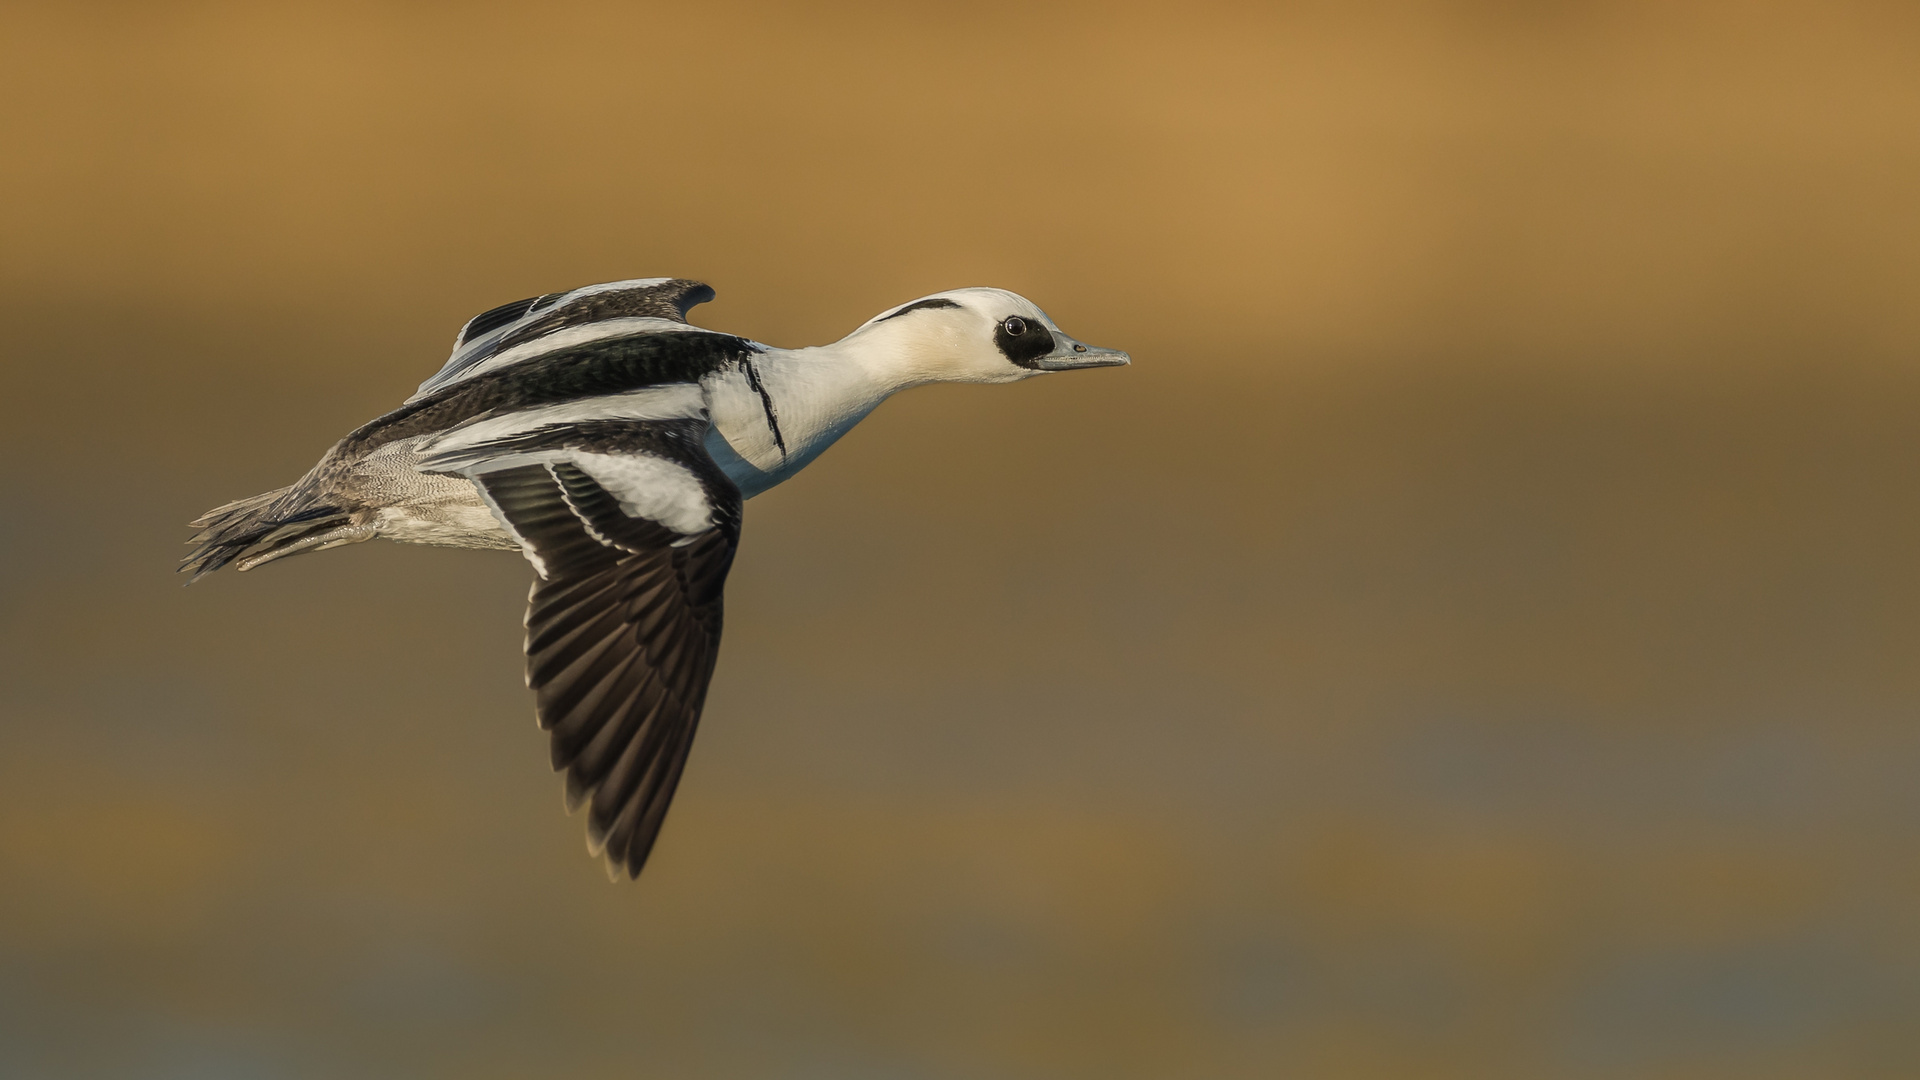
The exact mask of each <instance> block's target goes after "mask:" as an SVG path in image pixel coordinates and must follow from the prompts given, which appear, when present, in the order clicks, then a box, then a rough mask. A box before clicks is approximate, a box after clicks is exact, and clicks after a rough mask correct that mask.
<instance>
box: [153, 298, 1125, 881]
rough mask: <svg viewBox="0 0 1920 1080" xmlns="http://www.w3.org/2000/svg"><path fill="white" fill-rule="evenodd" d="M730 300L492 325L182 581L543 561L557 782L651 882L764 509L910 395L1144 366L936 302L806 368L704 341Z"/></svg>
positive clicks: (910, 307) (925, 302)
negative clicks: (292, 560) (754, 507)
mask: <svg viewBox="0 0 1920 1080" xmlns="http://www.w3.org/2000/svg"><path fill="white" fill-rule="evenodd" d="M712 297H713V290H712V289H711V288H709V287H707V286H706V285H704V284H701V283H700V282H697V281H689V280H686V279H682V278H649V279H643V280H635V281H618V282H611V283H608V284H603V285H591V286H587V287H585V288H581V289H574V290H572V291H571V292H566V293H552V294H548V295H545V296H539V297H534V298H532V299H529V300H520V301H516V302H514V303H512V304H505V305H502V306H500V307H497V308H494V309H492V310H490V311H487V312H484V313H482V314H480V315H478V316H475V317H474V318H473V319H472V320H470V321H469V322H468V323H467V325H466V326H464V327H463V328H462V329H461V331H460V335H459V337H458V338H456V340H455V342H454V347H453V354H452V355H451V356H450V357H449V358H448V360H447V362H446V364H445V366H443V367H442V368H441V369H440V371H439V372H437V373H436V374H434V376H433V377H432V378H429V379H428V380H427V381H426V382H424V383H422V384H421V385H420V389H419V391H418V392H417V393H416V394H414V396H413V397H411V398H409V399H408V400H407V401H406V403H405V404H403V405H402V406H401V407H400V408H399V409H396V410H395V411H393V412H391V413H388V414H387V415H385V416H383V417H380V418H379V419H377V420H375V421H373V422H372V423H369V424H367V425H365V426H363V427H361V428H360V429H358V430H356V431H354V432H352V433H351V434H349V435H348V436H347V437H346V438H344V439H342V440H340V442H339V443H338V444H336V445H335V446H334V447H333V449H332V450H330V451H328V452H327V454H326V455H325V456H324V457H322V458H321V459H320V462H319V463H318V464H317V465H315V466H314V467H313V469H312V470H311V471H309V472H308V473H307V475H306V476H304V477H302V478H301V479H300V480H299V481H298V482H297V483H295V484H293V485H291V486H289V487H286V488H282V489H280V490H278V491H271V492H267V493H265V494H263V495H256V496H254V497H253V498H250V499H242V500H240V501H238V502H234V503H229V504H227V505H226V506H222V507H220V508H218V509H216V510H213V511H210V512H209V513H207V514H206V515H205V516H203V517H201V518H200V519H199V520H197V521H195V522H194V523H193V524H194V525H195V527H197V528H198V529H199V530H200V532H199V533H198V535H196V536H195V537H194V541H193V542H194V543H195V545H196V547H195V549H194V551H193V553H192V554H191V555H189V556H188V557H187V559H186V561H185V563H184V565H183V566H182V569H183V570H185V571H187V572H188V573H190V574H191V575H192V578H193V579H194V580H197V579H199V578H200V577H201V576H203V575H205V574H208V573H211V572H212V571H214V570H217V569H220V568H221V567H223V566H228V565H231V566H233V567H234V568H235V569H237V570H249V569H252V568H253V567H256V566H260V565H262V564H264V563H268V562H272V561H274V560H276V559H280V558H284V557H286V556H288V555H293V554H299V553H301V552H307V551H321V550H324V549H326V548H330V547H337V546H340V545H342V544H351V543H357V542H359V541H362V540H370V539H373V538H375V537H384V538H387V539H392V540H399V541H402V542H407V543H424V544H439V545H444V546H452V547H481V548H506V549H517V550H519V551H521V552H522V553H524V554H525V555H526V557H527V559H528V561H529V562H531V563H532V564H533V567H534V570H535V572H536V580H535V582H534V586H533V592H532V595H531V597H530V598H529V601H528V608H527V644H526V654H527V683H528V685H529V686H531V687H532V688H533V691H534V697H535V711H536V715H537V717H538V720H539V723H540V726H541V727H542V728H544V729H546V730H547V731H548V732H549V733H550V736H551V749H552V759H553V766H554V768H556V769H559V770H562V771H564V772H565V774H566V792H567V803H568V806H569V808H578V807H579V806H581V805H585V806H586V807H587V838H588V845H589V848H590V849H591V850H592V851H593V852H594V853H595V854H598V855H602V856H604V857H605V859H606V861H607V867H608V872H609V874H611V875H614V876H618V875H619V874H620V873H622V872H624V873H625V874H627V875H628V876H635V875H638V874H639V872H640V868H641V867H642V865H644V864H645V862H646V859H647V855H648V853H649V852H650V851H651V850H652V848H653V843H654V840H655V838H656V837H657V836H658V834H659V830H660V824H661V821H662V820H663V818H664V816H665V814H666V810H667V805H668V803H669V802H670V801H671V799H672V797H673V791H674V788H675V786H676V785H677V784H678V782H679V779H680V773H681V770H682V768H683V767H684V765H685V762H686V756H687V751H688V748H689V747H690V746H691V744H692V741H693V733H694V728H695V727H696V725H697V724H698V723H699V719H700V711H701V707H702V705H703V704H704V702H705V700H706V693H707V684H708V682H709V680H710V679H711V677H712V675H713V668H714V662H715V660H716V658H717V656H718V654H719V646H720V626H721V594H722V591H723V588H724V586H725V583H726V577H727V571H728V570H729V568H731V566H732V564H733V555H734V550H735V548H736V546H737V545H738V543H739V538H740V523H741V504H742V502H743V500H745V499H746V498H750V497H752V496H753V495H756V494H759V493H760V492H762V491H765V490H767V489H768V488H770V487H772V486H774V485H775V484H778V483H780V482H781V481H783V480H785V479H786V478H787V477H789V476H792V475H793V474H794V473H795V472H798V471H799V470H800V469H801V468H804V467H805V466H806V465H807V463H808V462H810V461H812V460H813V459H814V458H815V457H817V456H818V455H819V454H820V452H821V451H822V450H824V449H826V447H827V446H829V445H831V444H832V443H833V442H834V440H836V439H838V438H839V437H840V436H841V435H843V434H845V433H846V431H847V430H848V429H850V428H851V427H852V426H853V425H854V424H856V423H858V422H859V421H860V420H861V419H862V418H863V417H865V416H866V414H867V413H869V412H871V411H872V410H873V409H874V408H875V407H876V406H878V405H879V404H880V402H881V401H884V400H885V399H886V398H887V397H888V396H889V395H891V394H893V393H895V392H897V391H899V390H902V389H906V388H908V387H911V386H918V385H923V384H926V383H931V382H989V383H993V382H1015V381H1018V380H1021V379H1025V378H1029V377H1031V376H1034V375H1038V374H1041V373H1043V372H1047V371H1061V370H1069V369H1073V368H1083V367H1107V366H1113V365H1118V364H1125V363H1127V356H1126V354H1125V353H1121V352H1115V351H1113V350H1109V349H1098V348H1094V347H1092V346H1088V345H1084V344H1081V343H1080V342H1077V341H1074V340H1073V339H1072V338H1070V337H1067V336H1066V335H1065V334H1063V333H1061V332H1060V330H1059V328H1058V327H1057V326H1055V325H1054V323H1053V322H1052V320H1050V319H1048V318H1047V316H1046V314H1045V313H1044V312H1042V311H1041V310H1040V309H1039V308H1037V307H1035V306H1034V305H1033V304H1032V303H1030V302H1029V301H1027V300H1026V299H1024V298H1022V297H1020V296H1018V295H1016V294H1014V293H1010V292H1006V291H1004V290H1000V289H959V290H955V291H952V292H946V293H940V294H937V295H934V296H929V297H924V298H922V299H920V300H916V301H913V302H911V303H908V304H904V305H902V306H900V307H897V308H894V309H892V310H890V311H887V312H885V313H883V314H881V315H878V316H876V317H874V318H873V319H870V320H868V321H867V322H866V323H865V324H863V325H862V326H861V327H859V328H858V329H857V330H855V331H854V332H853V333H852V334H849V335H848V336H847V337H845V338H843V339H841V340H840V341H838V342H835V343H834V344H832V345H823V346H818V347H814V348H807V349H776V348H772V347H769V346H766V345H762V344H760V343H758V342H754V341H749V340H747V339H745V338H741V337H736V336H734V335H731V334H723V333H719V332H717V331H711V330H705V329H701V328H699V327H694V326H691V325H689V324H688V323H687V321H686V313H687V311H688V310H689V309H690V308H692V307H693V306H694V305H696V304H699V303H703V302H705V301H707V300H710V299H712Z"/></svg>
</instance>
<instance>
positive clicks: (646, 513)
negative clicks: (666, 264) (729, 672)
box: [423, 387, 740, 877]
mask: <svg viewBox="0 0 1920 1080" xmlns="http://www.w3.org/2000/svg"><path fill="white" fill-rule="evenodd" d="M686 389H690V388H681V389H680V391H679V392H680V393H681V396H682V397H683V398H684V397H685V393H684V391H685V390H686ZM675 392H676V390H675V388H673V387H665V388H661V389H660V397H659V399H658V400H657V401H655V402H653V409H652V412H653V414H654V415H658V416H659V418H657V419H655V418H650V419H640V420H635V419H628V418H605V419H601V418H584V419H570V420H568V421H567V422H556V423H539V422H537V421H538V419H539V418H538V417H535V416H529V417H526V418H525V419H526V420H528V421H536V422H533V423H526V422H518V423H512V422H509V421H512V420H513V417H512V416H511V414H509V415H508V416H505V417H496V418H492V419H488V420H482V421H480V422H478V423H474V424H469V425H467V426H466V427H465V428H464V429H456V430H455V431H454V432H450V433H448V435H446V436H443V437H442V438H441V439H439V440H437V441H436V442H435V443H432V444H429V445H428V446H427V447H426V448H425V452H426V454H427V458H426V461H425V462H424V463H423V468H425V469H427V470H428V471H436V472H452V473H458V474H460V475H464V476H467V477H469V478H471V479H472V480H473V481H474V484H475V486H476V487H478V488H479V489H480V491H481V494H482V495H483V496H484V498H485V499H486V501H487V503H488V505H489V506H490V507H491V508H492V510H493V512H494V513H495V515H496V516H497V517H498V518H499V519H500V521H501V523H502V524H503V525H504V526H505V527H506V528H507V529H508V530H509V531H510V532H511V533H512V534H513V535H514V536H515V537H516V538H518V539H519V541H520V543H521V546H522V548H523V549H524V550H525V552H526V554H527V557H528V559H529V560H530V561H531V562H532V563H533V565H534V568H535V570H536V571H537V573H538V579H537V580H536V581H535V582H534V586H533V592H532V595H531V596H530V597H529V600H528V606H527V644H526V652H527V683H528V685H530V686H531V687H532V688H533V691H534V696H535V709H536V713H537V716H538V719H539V722H540V726H541V727H542V728H544V729H546V730H547V731H548V732H550V733H551V748H552V758H553V766H554V768H555V769H559V770H564V771H565V773H566V785H567V800H568V806H569V807H570V808H578V807H579V806H581V805H585V806H586V807H587V843H588V847H589V849H590V850H592V851H593V852H594V853H595V854H597V855H603V856H604V857H605V859H606V861H607V868H608V872H609V874H610V875H614V876H618V875H619V874H621V873H625V874H626V875H628V876H630V877H631V876H637V875H638V874H639V872H640V868H641V867H642V866H643V865H645V863H646V860H647V855H648V853H649V852H650V851H652V849H653V844H654V840H655V838H656V837H657V836H658V834H659V832H660V825H661V822H662V821H663V820H664V819H665V816H666V812H667V805H668V803H669V802H670V801H671V800H672V798H673V792H674V788H675V787H676V786H677V785H678V783H679V780H680V773H681V770H682V768H683V767H684V766H685V763H686V758H687V751H688V749H689V748H690V747H691V745H692V742H693V734H694V729H695V728H696V726H697V725H698V724H699V720H700V710H701V707H702V706H703V705H704V703H705V701H706V694H707V683H708V681H709V680H710V679H711V677H712V675H713V667H714V662H715V659H716V658H717V657H718V655H719V648H720V627H721V593H722V589H723V587H724V585H725V583H726V577H727V571H728V569H729V568H731V566H732V564H733V554H734V550H735V548H736V547H737V546H738V543H739V537H740V495H739V492H738V490H736V489H735V488H734V486H733V484H732V483H731V482H730V481H729V480H728V479H727V477H726V475H725V474H724V473H722V472H721V471H720V469H719V467H718V466H716V465H715V464H714V463H713V460H712V459H711V458H710V457H708V456H707V453H706V451H705V449H704V448H703V447H702V445H701V444H702V440H703V439H704V437H705V435H706V429H707V421H706V417H705V414H704V412H700V411H698V407H697V404H696V403H695V401H697V399H692V400H687V401H681V400H677V399H675V398H674V396H673V395H674V394H675ZM688 412H693V413H694V415H686V413H688ZM624 414H625V416H632V415H636V413H635V412H634V410H631V409H629V410H625V411H624ZM552 419H554V420H556V421H557V420H559V419H560V418H559V417H552Z"/></svg>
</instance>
